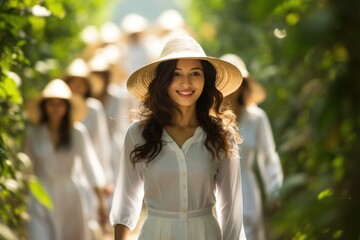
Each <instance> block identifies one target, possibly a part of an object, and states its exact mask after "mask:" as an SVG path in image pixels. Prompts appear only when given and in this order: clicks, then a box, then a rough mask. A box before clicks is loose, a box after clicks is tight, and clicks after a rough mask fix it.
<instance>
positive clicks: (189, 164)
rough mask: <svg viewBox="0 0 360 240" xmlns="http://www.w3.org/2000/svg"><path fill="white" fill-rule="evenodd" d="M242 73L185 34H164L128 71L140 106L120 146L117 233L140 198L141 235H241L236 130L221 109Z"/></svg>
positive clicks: (123, 232) (129, 224)
mask: <svg viewBox="0 0 360 240" xmlns="http://www.w3.org/2000/svg"><path fill="white" fill-rule="evenodd" d="M241 81H242V77H241V73H240V70H238V69H237V68H236V67H235V66H234V65H232V64H230V63H228V62H226V61H223V60H220V59H217V58H212V57H208V56H206V54H205V52H204V51H203V49H202V48H201V46H200V45H199V44H198V43H197V42H196V41H195V40H194V39H193V38H191V37H189V36H178V37H175V38H173V39H170V40H169V42H168V43H167V44H166V45H165V47H164V49H163V52H162V54H161V57H160V59H159V60H158V61H155V62H153V63H150V64H148V65H146V66H144V67H142V68H140V69H139V70H137V71H135V72H134V73H133V74H132V75H131V76H130V78H129V80H128V89H129V91H130V92H131V93H132V94H133V95H134V96H135V97H137V98H138V99H139V100H142V103H143V106H144V110H143V112H142V113H141V120H140V121H136V122H134V123H132V124H131V125H130V127H129V128H128V131H127V134H126V137H125V142H124V147H123V151H122V153H121V159H120V162H121V166H120V168H119V174H118V176H119V178H118V182H117V185H116V190H115V193H114V199H113V204H112V209H111V213H110V222H111V224H112V225H113V226H114V227H115V239H117V240H119V239H128V236H129V233H130V231H132V230H133V229H134V227H135V225H136V223H137V220H138V218H139V214H140V211H141V206H142V202H143V200H144V201H145V204H146V208H147V211H148V212H147V217H146V219H145V222H144V224H143V227H142V230H141V233H140V236H139V239H179V240H180V239H181V240H183V239H199V240H205V239H206V240H209V239H210V240H211V239H214V240H215V239H216V240H219V239H226V240H230V239H245V235H244V232H243V227H242V191H241V181H240V160H239V156H238V152H237V151H238V147H237V141H238V140H239V139H240V138H239V136H238V134H237V127H236V124H235V116H234V115H233V114H232V113H231V112H230V111H223V110H221V109H220V105H221V101H222V98H223V96H224V95H227V94H229V93H231V92H232V91H234V90H235V89H236V88H237V87H239V86H240V84H241ZM215 207H216V209H217V214H216V215H217V216H218V217H215V215H213V209H214V208H215Z"/></svg>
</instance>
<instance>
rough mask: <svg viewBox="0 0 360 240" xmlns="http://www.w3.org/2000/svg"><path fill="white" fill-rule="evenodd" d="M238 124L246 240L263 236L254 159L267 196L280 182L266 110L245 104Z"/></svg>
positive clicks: (278, 186) (280, 169) (260, 203)
mask: <svg viewBox="0 0 360 240" xmlns="http://www.w3.org/2000/svg"><path fill="white" fill-rule="evenodd" d="M239 124H240V132H239V133H240V135H241V136H242V137H243V142H242V144H241V146H240V156H241V179H242V189H243V204H244V215H243V216H244V227H245V233H246V237H247V239H248V240H264V239H265V229H264V226H263V216H262V202H261V190H260V186H259V184H258V182H257V180H256V176H255V172H254V163H255V161H257V165H258V167H259V173H260V175H261V179H262V182H263V186H264V188H265V194H266V196H267V197H270V195H271V194H272V193H274V192H275V191H277V190H279V188H280V187H281V186H282V182H283V171H282V168H281V163H280V160H279V156H278V154H277V152H276V150H275V143H274V139H273V134H272V131H271V127H270V123H269V120H268V117H267V116H266V113H265V112H264V111H263V110H262V109H261V108H259V107H258V106H256V105H251V106H248V107H246V108H245V109H244V110H243V111H242V112H241V119H240V122H239Z"/></svg>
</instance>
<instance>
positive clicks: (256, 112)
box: [245, 104, 266, 118]
mask: <svg viewBox="0 0 360 240" xmlns="http://www.w3.org/2000/svg"><path fill="white" fill-rule="evenodd" d="M245 112H246V113H247V114H249V115H250V116H252V117H256V118H264V117H266V113H265V111H264V110H263V109H262V108H260V107H259V106H258V105H256V104H253V105H250V106H248V107H246V109H245Z"/></svg>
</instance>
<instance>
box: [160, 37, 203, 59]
mask: <svg viewBox="0 0 360 240" xmlns="http://www.w3.org/2000/svg"><path fill="white" fill-rule="evenodd" d="M196 57H206V54H205V51H204V50H203V48H202V47H201V46H200V44H199V43H198V42H197V41H195V39H193V38H192V37H190V36H176V37H174V38H171V39H169V41H168V42H167V43H166V44H165V46H164V49H163V51H162V52H161V55H160V60H164V59H176V58H196Z"/></svg>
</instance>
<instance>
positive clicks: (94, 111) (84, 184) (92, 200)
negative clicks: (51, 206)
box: [73, 98, 114, 239]
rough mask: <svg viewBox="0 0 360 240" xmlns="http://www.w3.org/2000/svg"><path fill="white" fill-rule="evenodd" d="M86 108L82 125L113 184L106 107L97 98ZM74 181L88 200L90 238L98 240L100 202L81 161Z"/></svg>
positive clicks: (108, 180)
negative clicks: (96, 236)
mask: <svg viewBox="0 0 360 240" xmlns="http://www.w3.org/2000/svg"><path fill="white" fill-rule="evenodd" d="M86 106H87V108H88V112H87V116H86V118H85V119H84V120H83V121H82V123H83V124H84V125H85V127H86V128H87V130H88V132H89V136H90V140H91V142H92V146H93V147H94V149H95V151H96V154H97V156H98V159H99V160H100V164H101V167H102V170H103V171H104V174H105V176H106V183H107V184H113V182H114V180H113V171H112V166H111V159H110V154H111V145H110V136H109V129H108V126H107V121H106V115H105V111H104V107H103V106H102V103H101V102H100V101H99V100H97V99H95V98H87V99H86ZM100 170H101V169H98V171H100ZM73 179H74V181H76V183H77V184H78V185H79V187H80V189H81V193H82V195H83V197H84V199H85V200H86V202H84V205H85V216H86V217H87V218H88V225H89V228H90V229H91V237H89V239H96V238H95V237H94V236H95V235H96V233H97V232H100V231H101V227H100V225H99V223H98V207H99V202H98V199H97V196H96V194H95V192H94V189H93V187H92V186H91V185H90V184H89V182H88V180H87V178H86V175H85V174H84V171H83V169H82V166H81V161H76V165H75V171H74V174H73Z"/></svg>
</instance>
